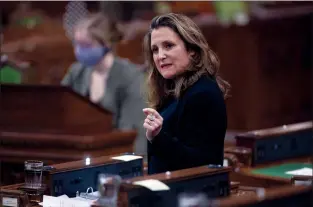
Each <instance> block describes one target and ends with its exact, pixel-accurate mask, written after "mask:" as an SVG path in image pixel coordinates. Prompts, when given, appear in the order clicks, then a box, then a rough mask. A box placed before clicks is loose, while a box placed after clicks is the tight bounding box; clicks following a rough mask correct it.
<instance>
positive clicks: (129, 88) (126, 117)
mask: <svg viewBox="0 0 313 207" xmlns="http://www.w3.org/2000/svg"><path fill="white" fill-rule="evenodd" d="M121 39H122V34H121V32H120V31H119V30H118V28H117V25H116V23H115V22H114V21H112V20H111V19H109V18H108V17H106V16H104V15H102V14H100V13H99V14H93V15H91V16H90V17H88V18H85V19H83V20H82V21H80V22H79V23H78V24H77V25H76V27H75V29H74V41H73V47H74V52H75V56H76V58H77V60H78V62H76V63H74V64H72V66H71V67H70V69H69V70H68V72H67V74H66V75H65V77H64V78H63V80H62V82H61V84H62V85H64V86H68V87H71V88H72V89H73V90H74V91H75V92H77V93H79V94H80V95H82V96H85V97H88V98H89V99H90V100H91V101H92V102H94V103H96V104H99V105H100V106H102V107H103V108H105V109H107V110H109V111H111V112H112V113H113V117H114V123H113V125H114V127H115V128H118V129H121V130H127V129H137V132H138V137H137V139H136V142H135V143H134V147H135V149H134V151H135V152H136V153H140V154H144V155H145V154H146V151H147V150H146V141H145V135H144V133H145V132H144V130H143V129H142V122H143V120H144V116H143V114H142V111H141V110H142V107H145V105H146V104H145V102H144V99H143V98H142V93H141V89H142V88H141V84H142V83H143V81H144V74H143V73H142V72H141V71H140V70H139V68H138V66H136V65H135V64H133V63H131V62H129V61H128V60H126V59H122V58H119V57H117V56H115V55H114V54H113V52H112V49H113V48H114V46H115V45H116V44H117V43H118V42H119V41H120V40H121Z"/></svg>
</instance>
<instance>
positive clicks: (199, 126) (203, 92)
mask: <svg viewBox="0 0 313 207" xmlns="http://www.w3.org/2000/svg"><path fill="white" fill-rule="evenodd" d="M144 49H145V54H146V61H147V62H148V64H149V68H150V72H149V73H150V74H149V76H148V87H149V89H148V98H149V103H150V107H151V108H145V109H143V112H144V114H145V115H146V119H145V121H144V124H143V126H144V128H145V129H146V137H147V139H148V140H149V142H148V173H149V174H153V173H161V172H165V171H173V170H179V169H183V168H191V167H195V166H200V165H208V164H215V165H223V154H224V152H223V151H224V136H225V133H226V128H227V114H226V107H225V102H224V98H225V97H226V96H227V93H228V90H229V87H230V86H229V84H228V83H227V82H226V81H224V80H223V79H222V78H221V77H220V76H219V75H218V73H217V72H218V68H219V61H218V58H217V56H216V55H215V53H214V52H213V51H212V50H211V49H210V47H209V46H208V43H207V41H206V39H205V37H204V36H203V34H202V33H201V31H200V29H199V27H198V26H197V25H196V24H195V23H194V22H193V21H192V20H191V19H189V18H188V17H186V16H184V15H180V14H173V13H170V14H165V15H161V16H157V17H155V18H154V19H153V20H152V22H151V25H150V30H149V32H148V33H147V35H146V37H145V41H144Z"/></svg>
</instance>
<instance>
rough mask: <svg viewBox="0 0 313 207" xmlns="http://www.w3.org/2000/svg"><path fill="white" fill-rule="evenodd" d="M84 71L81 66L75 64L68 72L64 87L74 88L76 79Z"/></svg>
mask: <svg viewBox="0 0 313 207" xmlns="http://www.w3.org/2000/svg"><path fill="white" fill-rule="evenodd" d="M81 69H82V66H81V64H79V63H73V64H72V65H71V66H70V67H69V69H68V70H67V72H66V74H65V76H64V77H63V79H62V81H61V85H62V86H72V84H73V83H74V80H75V77H76V76H77V75H78V74H79V71H80V70H81Z"/></svg>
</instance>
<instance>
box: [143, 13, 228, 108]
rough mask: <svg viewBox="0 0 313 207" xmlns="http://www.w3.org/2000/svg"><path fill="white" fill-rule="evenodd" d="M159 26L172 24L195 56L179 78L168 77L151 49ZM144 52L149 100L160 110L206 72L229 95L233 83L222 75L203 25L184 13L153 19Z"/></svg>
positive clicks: (145, 40)
mask: <svg viewBox="0 0 313 207" xmlns="http://www.w3.org/2000/svg"><path fill="white" fill-rule="evenodd" d="M159 27H169V28H170V29H172V30H173V31H174V32H175V33H176V34H177V35H178V36H179V37H180V38H181V39H182V41H183V42H184V44H185V47H186V49H187V50H188V51H193V52H194V55H193V56H192V60H191V63H190V66H189V67H188V68H187V71H186V72H185V73H184V74H183V75H181V76H179V77H177V78H175V80H167V79H165V78H163V77H162V75H161V74H160V73H159V71H158V70H157V68H156V66H155V63H154V60H153V55H152V51H151V32H152V31H153V30H154V29H157V28H159ZM143 47H144V53H145V58H146V61H147V65H148V67H149V69H148V70H149V74H148V78H147V86H148V88H149V90H147V93H148V94H147V97H148V102H149V104H150V106H151V107H153V108H156V109H158V108H159V107H160V106H161V105H162V101H164V98H165V97H168V96H169V95H173V96H174V97H176V98H179V97H180V95H181V94H182V92H183V91H185V90H186V89H187V88H188V87H189V86H191V85H192V84H193V83H195V82H196V81H197V80H198V79H199V78H200V77H201V76H202V75H209V76H211V77H213V78H215V80H216V82H217V84H218V86H219V88H220V90H221V91H222V92H223V94H224V98H226V97H227V95H228V92H229V89H230V85H229V83H228V82H226V81H225V80H223V79H222V78H221V77H220V76H219V75H218V70H219V60H218V57H217V55H216V54H215V53H214V52H213V51H212V50H211V48H210V47H209V45H208V43H207V41H206V39H205V37H204V36H203V34H202V32H201V30H200V28H199V27H198V26H197V25H196V24H195V23H194V22H193V21H192V20H191V19H190V18H188V17H187V16H185V15H182V14H174V13H169V14H164V15H160V16H156V17H154V18H153V19H152V21H151V24H150V30H149V31H148V33H147V34H146V36H145V38H144V43H143Z"/></svg>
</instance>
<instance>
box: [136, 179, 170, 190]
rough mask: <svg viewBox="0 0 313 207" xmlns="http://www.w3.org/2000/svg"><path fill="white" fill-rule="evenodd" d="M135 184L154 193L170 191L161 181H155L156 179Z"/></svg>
mask: <svg viewBox="0 0 313 207" xmlns="http://www.w3.org/2000/svg"><path fill="white" fill-rule="evenodd" d="M133 184H134V185H140V186H143V187H145V188H148V189H150V190H152V191H163V190H169V189H170V188H169V187H168V186H167V185H166V184H165V183H163V182H161V181H159V180H154V179H149V180H142V181H135V182H133Z"/></svg>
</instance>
